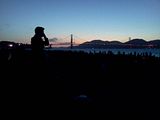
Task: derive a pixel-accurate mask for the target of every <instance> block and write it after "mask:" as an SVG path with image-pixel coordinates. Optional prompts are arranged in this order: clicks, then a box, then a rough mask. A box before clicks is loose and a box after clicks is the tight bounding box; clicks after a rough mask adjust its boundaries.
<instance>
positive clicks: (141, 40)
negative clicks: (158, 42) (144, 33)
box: [124, 39, 147, 45]
mask: <svg viewBox="0 0 160 120" xmlns="http://www.w3.org/2000/svg"><path fill="white" fill-rule="evenodd" d="M124 44H132V45H146V44H147V41H145V40H143V39H133V40H130V41H127V42H125V43H124Z"/></svg>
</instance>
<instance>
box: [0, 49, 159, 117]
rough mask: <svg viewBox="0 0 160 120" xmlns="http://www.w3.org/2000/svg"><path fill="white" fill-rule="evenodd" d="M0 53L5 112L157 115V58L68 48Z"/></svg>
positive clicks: (2, 98)
mask: <svg viewBox="0 0 160 120" xmlns="http://www.w3.org/2000/svg"><path fill="white" fill-rule="evenodd" d="M43 58H44V59H35V58H34V56H33V55H32V53H31V51H25V50H9V51H8V50H7V51H0V65H1V72H0V76H1V79H0V81H1V88H2V89H1V100H2V101H1V105H2V106H3V107H2V108H3V109H2V110H3V112H4V113H7V115H6V117H7V116H20V115H23V116H26V117H27V116H29V115H35V116H39V117H41V116H42V115H45V117H47V116H52V117H54V114H56V113H60V114H61V116H59V117H63V114H65V113H67V114H68V115H69V114H72V115H73V114H74V115H75V114H79V116H83V115H90V116H94V115H96V114H103V115H105V116H106V117H107V118H113V119H114V118H118V119H119V118H125V117H126V118H128V119H131V118H134V119H137V118H141V119H143V118H144V117H145V118H146V117H149V116H150V117H151V118H152V117H155V116H154V115H150V113H151V112H154V114H155V113H157V112H158V111H159V106H158V103H159V99H158V98H159V94H160V93H159V92H160V90H159V85H160V84H159V83H160V82H159V74H160V72H159V69H160V58H157V57H154V56H151V55H148V54H143V55H136V54H134V55H124V54H118V55H114V54H112V52H108V53H95V54H93V53H84V52H71V51H66V52H64V51H47V52H45V56H44V57H43Z"/></svg>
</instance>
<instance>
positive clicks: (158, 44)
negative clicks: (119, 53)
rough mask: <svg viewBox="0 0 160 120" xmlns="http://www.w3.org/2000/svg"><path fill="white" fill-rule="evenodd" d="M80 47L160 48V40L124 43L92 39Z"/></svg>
mask: <svg viewBox="0 0 160 120" xmlns="http://www.w3.org/2000/svg"><path fill="white" fill-rule="evenodd" d="M78 48H160V40H152V41H146V40H143V39H133V40H130V41H127V42H124V43H122V42H120V41H103V40H92V41H89V42H84V43H82V44H80V45H79V46H78Z"/></svg>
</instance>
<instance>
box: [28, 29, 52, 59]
mask: <svg viewBox="0 0 160 120" xmlns="http://www.w3.org/2000/svg"><path fill="white" fill-rule="evenodd" d="M48 45H49V41H48V38H47V37H46V35H45V33H44V28H43V27H39V26H38V27H36V28H35V35H34V36H33V37H32V38H31V46H32V52H33V53H32V54H33V57H34V60H36V62H39V61H42V60H43V59H44V58H43V57H44V56H43V49H44V47H45V46H48Z"/></svg>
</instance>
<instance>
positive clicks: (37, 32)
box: [35, 26, 44, 37]
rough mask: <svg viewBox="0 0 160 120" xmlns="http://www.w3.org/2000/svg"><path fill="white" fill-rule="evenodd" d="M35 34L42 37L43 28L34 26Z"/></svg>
mask: <svg viewBox="0 0 160 120" xmlns="http://www.w3.org/2000/svg"><path fill="white" fill-rule="evenodd" d="M35 34H36V35H39V36H41V37H43V35H44V28H43V27H39V26H38V27H36V28H35Z"/></svg>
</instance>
